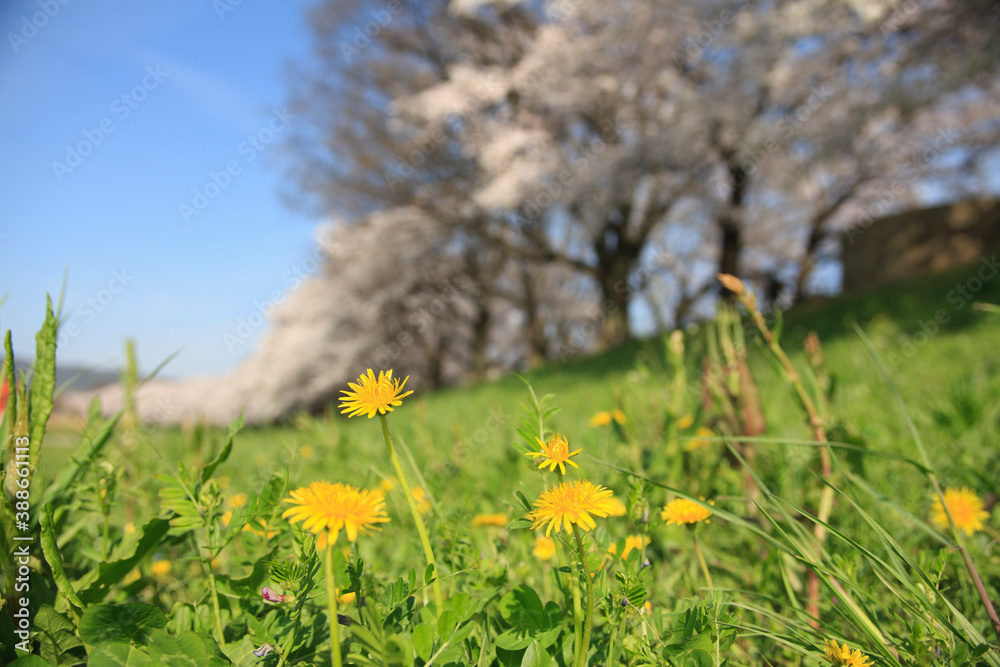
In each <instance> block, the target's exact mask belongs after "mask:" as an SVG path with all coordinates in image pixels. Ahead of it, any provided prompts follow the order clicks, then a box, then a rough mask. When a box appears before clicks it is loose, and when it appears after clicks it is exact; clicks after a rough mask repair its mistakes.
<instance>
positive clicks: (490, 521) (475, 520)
mask: <svg viewBox="0 0 1000 667" xmlns="http://www.w3.org/2000/svg"><path fill="white" fill-rule="evenodd" d="M506 525H507V515H506V514H477V515H476V516H474V517H472V527H473V528H478V527H480V526H496V527H498V528H503V527H504V526H506Z"/></svg>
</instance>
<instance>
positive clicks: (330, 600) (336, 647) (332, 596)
mask: <svg viewBox="0 0 1000 667" xmlns="http://www.w3.org/2000/svg"><path fill="white" fill-rule="evenodd" d="M324 565H325V568H326V606H327V609H328V610H329V615H330V660H332V661H333V667H341V659H340V623H339V621H338V620H337V584H336V582H335V581H334V580H333V542H332V541H330V540H327V543H326V563H325V564H324Z"/></svg>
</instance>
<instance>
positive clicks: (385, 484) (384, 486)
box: [378, 478, 396, 493]
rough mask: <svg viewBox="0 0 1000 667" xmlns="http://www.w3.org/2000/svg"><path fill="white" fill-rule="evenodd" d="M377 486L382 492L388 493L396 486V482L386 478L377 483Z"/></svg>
mask: <svg viewBox="0 0 1000 667" xmlns="http://www.w3.org/2000/svg"><path fill="white" fill-rule="evenodd" d="M378 488H379V490H380V491H382V493H389V492H390V491H392V490H393V489H395V488H396V483H395V482H393V481H392V480H391V479H388V478H386V479H383V480H382V482H381V483H379V485H378Z"/></svg>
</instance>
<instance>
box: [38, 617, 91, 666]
mask: <svg viewBox="0 0 1000 667" xmlns="http://www.w3.org/2000/svg"><path fill="white" fill-rule="evenodd" d="M35 629H37V630H38V631H39V632H38V634H37V635H35V636H36V638H37V639H38V645H39V653H40V654H41V656H42V657H43V658H45V659H46V660H48V661H49V662H51V663H53V664H56V665H62V664H71V665H75V664H77V663H78V662H79V661H80V656H82V655H83V652H82V651H75V652H74V653H75V654H76V653H78V654H79V655H70V656H66V658H65V659H63V657H62V656H63V654H65V653H68V652H70V651H73V649H76V648H82V647H83V642H81V641H80V639H79V637H77V636H76V626H75V625H74V624H73V623H72V622H71V621H70V620H69V619H68V618H66V617H65V616H63V615H62V614H60V613H59V612H57V611H56V610H55V609H53V608H52V607H50V606H49V605H47V604H43V605H42V606H41V607H39V609H38V613H37V614H35Z"/></svg>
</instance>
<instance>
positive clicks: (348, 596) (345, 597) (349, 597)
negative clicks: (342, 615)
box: [337, 591, 358, 604]
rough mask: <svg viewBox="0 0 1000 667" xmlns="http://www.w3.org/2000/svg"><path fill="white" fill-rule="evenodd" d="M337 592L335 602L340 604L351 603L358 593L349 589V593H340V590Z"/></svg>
mask: <svg viewBox="0 0 1000 667" xmlns="http://www.w3.org/2000/svg"><path fill="white" fill-rule="evenodd" d="M337 593H338V595H337V602H339V603H340V604H351V603H352V602H354V600H355V599H357V597H358V594H357V593H355V592H354V591H350V592H349V593H340V591H337Z"/></svg>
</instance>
